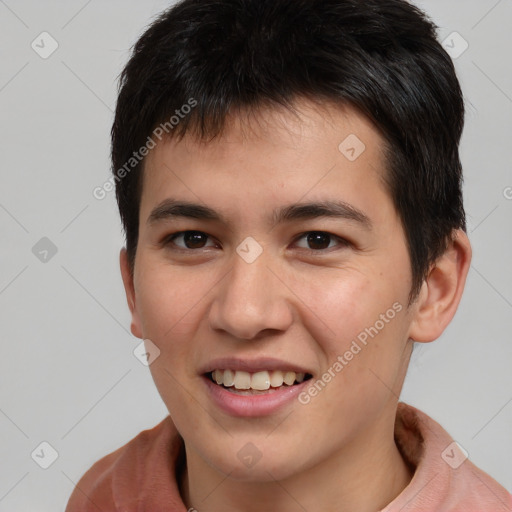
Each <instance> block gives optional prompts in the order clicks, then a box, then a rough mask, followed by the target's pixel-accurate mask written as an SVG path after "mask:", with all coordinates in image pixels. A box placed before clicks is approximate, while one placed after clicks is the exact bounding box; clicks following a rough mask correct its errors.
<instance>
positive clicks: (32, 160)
mask: <svg viewBox="0 0 512 512" xmlns="http://www.w3.org/2000/svg"><path fill="white" fill-rule="evenodd" d="M417 3H418V5H420V6H421V7H423V8H424V9H425V10H427V11H428V12H429V13H430V14H431V16H432V17H433V18H434V20H435V21H436V22H437V24H438V25H439V26H440V31H439V35H440V39H442V40H443V39H445V38H446V37H447V36H449V35H450V34H451V33H452V32H453V31H456V32H458V33H459V34H460V35H461V36H462V37H463V38H464V40H465V41H467V43H468V44H469V47H468V49H467V50H466V51H465V52H464V53H463V54H462V55H460V56H458V57H457V58H456V59H455V62H456V66H457V69H458V72H459V76H460V79H461V82H462V86H463V89H464V93H465V96H466V102H467V107H468V115H467V125H466V130H465V134H464V139H463V144H462V157H463V163H464V167H465V176H466V181H465V199H466V208H467V212H468V220H469V235H470V239H471V241H472V244H473V248H474V260H473V264H472V268H471V271H470V274H469V278H468V283H467V288H466V293H465V296H464V298H463V300H462V304H461V307H460V309H459V312H458V313H457V316H456V318H455V320H454V321H453V322H452V324H451V325H450V326H449V328H448V329H447V330H446V332H445V334H444V335H443V336H442V338H440V339H439V340H438V341H436V342H435V343H432V344H430V345H426V346H418V347H417V349H416V352H415V354H414V355H413V360H412V362H411V366H410V370H409V374H408V377H407V381H406V385H405V388H404V391H403V396H402V399H403V400H404V401H407V402H409V403H411V404H413V405H415V406H417V407H419V408H421V409H422V410H424V411H425V412H427V413H428V414H430V415H431V416H433V417H434V418H435V419H436V420H437V421H439V422H440V423H441V424H442V425H443V426H444V427H445V428H446V429H447V430H448V431H449V432H450V433H451V435H452V436H453V437H454V439H456V440H457V441H458V442H459V443H460V444H461V445H462V446H463V447H464V448H465V449H466V450H467V451H468V452H469V455H470V459H471V460H473V462H475V463H476V464H477V465H478V466H480V467H481V468H482V469H484V470H485V471H487V472H489V473H490V474H491V475H493V476H494V477H495V478H496V479H497V480H498V481H499V482H500V483H501V484H503V485H505V486H506V487H507V488H508V489H509V490H512V466H511V463H510V461H511V455H512V436H511V432H512V428H511V427H512V385H511V384H512V377H511V372H510V363H511V361H512V338H511V334H510V333H511V331H512V270H511V266H510V262H511V261H512V258H511V256H512V241H511V239H512V237H511V233H512V230H511V219H512V188H508V187H512V170H511V162H510V155H511V151H510V149H511V144H512V130H511V127H512V122H511V115H512V72H511V66H510V53H511V50H512V35H511V31H510V27H511V26H512V1H511V0H500V1H496V0H472V1H467V0H466V1H456V0H451V1H447V0H423V1H421V2H417ZM168 5H169V2H164V1H156V0H154V1H145V2H142V1H139V2H134V1H121V0H111V1H100V0H90V1H88V2H87V1H83V0H72V1H67V2H64V1H63V0H62V1H60V2H59V1H55V0H54V1H49V0H46V1H35V0H31V1H29V0H5V1H3V0H0V44H1V49H2V50H1V52H2V53H1V66H0V109H1V110H0V112H1V117H0V119H1V121H0V130H1V148H2V152H1V163H0V165H1V171H0V173H1V188H0V230H1V231H0V233H1V244H2V245H1V252H0V319H1V323H0V325H1V331H0V336H1V348H2V354H3V356H4V357H2V358H1V359H0V439H1V445H0V461H1V462H0V511H9V512H17V511H35V510H37V511H40V512H43V511H55V510H63V509H64V506H65V503H66V501H67V499H68V497H69V495H70V493H71V491H72V489H73V485H74V483H76V482H77V481H78V479H79V478H80V476H81V475H82V474H83V473H84V472H85V470H86V469H88V468H89V467H90V465H91V464H92V463H93V462H95V461H96V460H98V459H99V458H100V457H102V456H103V455H105V454H107V453H109V452H111V451H113V450H114V449H116V448H117V447H119V446H120V445H122V444H124V443H125V442H127V441H128V440H129V439H131V438H132V437H134V436H135V435H136V434H137V433H138V432H140V431H141V430H144V429H146V428H151V427H152V426H154V425H155V424H156V423H158V422H159V421H160V420H161V419H162V418H163V417H164V416H165V415H166V413H167V411H166V409H165V406H164V405H163V403H162V402H161V399H160V397H159V396H158V393H157V391H156V388H155V387H154V385H153V382H152V380H151V377H150V374H149V370H148V368H147V367H145V366H144V365H143V364H141V363H140V362H139V360H138V359H137V358H136V357H135V356H134V355H133V350H134V349H135V347H136V346H137V345H138V344H139V340H138V339H136V338H134V337H133V336H132V335H131V334H130V332H129V325H130V317H129V314H128V308H127V306H126V302H125V297H124V292H123V289H122V282H121V278H120V273H119V267H118V253H119V249H120V247H121V246H122V244H123V237H122V232H121V228H120V223H119V220H118V214H117V210H116V206H115V199H114V194H113V193H110V194H109V195H108V197H107V198H105V199H104V200H102V201H99V200H97V199H95V198H94V197H93V195H92V190H93V189H94V187H96V186H99V185H102V183H103V182H104V181H105V180H106V179H107V178H108V177H109V158H108V157H109V130H110V125H111V121H112V111H113V109H114V106H115V98H116V77H117V75H118V73H119V72H120V70H121V68H122V65H123V63H125V62H126V59H127V56H128V51H129V48H130V46H131V45H132V44H133V43H134V42H135V40H136V38H137V36H138V35H140V34H141V32H142V30H143V28H144V27H145V26H146V25H147V24H148V23H149V22H150V20H151V19H152V18H153V16H154V15H155V14H156V13H158V12H159V11H161V10H162V9H163V8H165V7H166V6H168ZM43 31H47V32H49V33H50V34H51V36H52V37H53V38H54V39H55V40H56V41H57V43H58V45H59V46H58V49H57V50H56V51H55V52H54V53H53V54H52V55H51V56H49V57H48V58H46V59H43V58H41V57H40V55H39V54H38V53H36V51H34V50H33V49H32V47H31V43H32V41H34V40H35V42H36V43H35V44H39V47H40V48H38V50H39V51H43V50H44V51H47V50H48V49H49V48H51V46H50V43H51V42H50V40H49V39H45V40H44V42H43V43H41V37H38V36H39V34H40V33H41V32H43ZM450 41H453V44H452V43H451V42H450ZM448 44H451V45H452V46H454V48H453V51H457V52H459V51H461V50H462V49H463V41H462V40H460V39H458V38H457V37H456V38H455V39H453V38H452V39H448ZM43 45H44V48H41V47H42V46H43ZM507 197H508V198H509V199H507ZM43 237H47V238H48V239H50V240H51V242H52V243H53V244H54V245H55V247H56V249H57V253H56V254H54V255H52V252H51V251H50V252H49V253H48V254H47V255H46V260H47V261H41V260H40V258H43V257H44V255H45V253H40V252H39V251H43V250H44V249H45V246H44V244H45V243H46V244H47V242H44V241H43V242H39V241H40V239H41V238H43ZM38 242H39V243H40V244H43V245H42V246H39V245H38V246H36V249H37V250H34V251H33V247H34V246H35V245H36V244H37V243H38ZM34 252H35V253H36V254H34ZM43 441H46V442H47V443H49V444H50V445H51V446H52V447H53V448H54V449H55V450H56V451H57V453H58V458H57V459H56V460H55V462H54V463H53V464H52V465H51V466H50V467H48V469H42V468H41V467H40V466H39V464H44V463H45V462H46V463H48V462H50V461H51V459H50V457H51V450H50V449H49V448H48V447H47V446H45V445H43V446H42V447H41V446H40V443H41V442H43ZM34 450H35V452H34ZM32 453H34V455H33V456H31V454H32ZM36 461H37V463H36Z"/></svg>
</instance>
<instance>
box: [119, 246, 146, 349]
mask: <svg viewBox="0 0 512 512" xmlns="http://www.w3.org/2000/svg"><path fill="white" fill-rule="evenodd" d="M119 264H120V266H121V276H122V278H123V284H124V291H125V293H126V301H127V302H128V307H129V308H130V313H131V314H132V323H131V327H130V329H131V331H132V334H133V335H134V336H136V337H137V338H140V339H142V338H143V336H142V328H141V322H140V318H139V313H138V311H137V303H136V300H135V287H134V284H133V276H132V273H131V270H130V264H129V262H128V253H127V252H126V248H124V247H123V248H122V249H121V252H120V253H119Z"/></svg>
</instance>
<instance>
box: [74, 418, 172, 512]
mask: <svg viewBox="0 0 512 512" xmlns="http://www.w3.org/2000/svg"><path fill="white" fill-rule="evenodd" d="M173 427H174V426H173V424H172V422H171V420H170V418H169V417H167V418H165V419H164V420H163V421H162V422H160V423H159V424H158V425H156V426H155V427H153V428H152V429H148V430H143V431H142V432H140V433H139V434H138V435H137V436H135V437H134V438H133V439H131V440H130V441H129V442H127V443H126V444H125V445H123V446H121V447H120V448H118V449H117V450H115V451H113V452H112V453H109V454H108V455H106V456H104V457H102V458H101V459H100V460H98V461H97V462H95V463H94V464H93V465H92V466H91V467H90V468H89V469H88V470H87V471H86V473H85V474H84V475H83V476H82V477H81V478H80V480H79V481H78V483H77V484H76V485H75V487H74V489H73V492H72V494H71V496H70V498H69V501H68V504H67V507H66V510H65V512H93V511H94V512H97V510H98V509H100V510H102V509H105V510H117V508H116V503H115V488H116V487H121V488H128V489H129V488H130V486H132V485H133V484H134V483H135V482H136V480H137V474H138V473H139V471H140V470H141V465H145V464H146V462H145V459H147V458H148V457H149V456H150V455H151V452H152V451H153V450H155V448H156V446H155V445H161V444H162V443H165V442H167V441H168V440H169V438H170V437H171V435H172V433H173V432H172V430H173Z"/></svg>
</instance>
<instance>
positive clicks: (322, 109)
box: [67, 0, 512, 512]
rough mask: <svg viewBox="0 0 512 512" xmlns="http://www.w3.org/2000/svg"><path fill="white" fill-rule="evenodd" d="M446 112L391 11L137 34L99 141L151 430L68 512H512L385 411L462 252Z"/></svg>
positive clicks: (220, 13) (287, 0)
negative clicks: (107, 129)
mask: <svg viewBox="0 0 512 512" xmlns="http://www.w3.org/2000/svg"><path fill="white" fill-rule="evenodd" d="M463 114H464V107H463V100H462V94H461V91H460V87H459V84H458V81H457V78H456V76H455V72H454V69H453V65H452V62H451V60H450V58H449V56H448V55H447V54H446V53H445V52H444V50H443V49H442V47H441V46H440V44H439V43H438V42H437V41H436V38H435V27H434V26H433V24H432V23H431V22H430V21H429V20H427V19H426V17H425V16H424V15H423V14H422V13H421V12H420V11H419V10H418V9H416V8H415V7H413V6H412V5H410V4H408V3H406V2H405V1H403V0H370V1H366V2H360V1H356V0H321V1H320V0H272V1H270V0H210V1H205V0H184V1H182V2H180V3H178V4H177V5H176V6H174V7H173V8H171V9H169V10H168V11H166V12H164V13H163V14H162V15H161V16H160V18H159V19H157V20H156V21H155V22H154V23H153V24H152V25H151V26H150V27H149V28H148V30H147V31H146V32H145V34H144V35H143V36H142V37H141V38H140V40H139V41H138V42H137V44H136V46H135V48H134V52H133V55H132V57H131V59H130V61H129V62H128V64H127V66H126V68H125V70H124V72H123V74H122V77H121V89H120V93H119V99H118V104H117V110H116V118H115V121H114V126H113V129H112V160H113V170H114V176H113V179H114V181H115V183H116V192H117V199H118V204H119V209H120V213H121V218H122V220H123V224H124V227H125V231H126V249H123V250H122V251H121V257H120V263H121V271H122V275H123V281H124V285H125V289H126V295H127V300H128V305H129V308H130V311H131V314H132V325H131V329H132V333H133V334H134V335H135V336H137V337H139V338H141V339H144V340H145V344H146V349H147V354H148V360H149V362H150V370H151V373H152V376H153V378H154V381H155V383H156V386H157V389H158V391H159V393H160V395H161V397H162V399H163V401H164V403H165V404H166V406H167V408H168V410H169V414H170V415H169V417H167V418H166V419H164V420H163V421H162V422H161V423H160V424H159V425H157V426H156V427H154V428H153V429H151V430H147V431H144V432H142V433H141V434H139V436H137V437H136V438H135V439H133V440H132V441H130V442H129V443H128V444H126V445H125V446H123V447H121V448H119V449H118V450H117V451H115V452H113V453H112V454H110V455H107V456H106V457H104V458H103V459H101V460H100V461H98V462H97V463H96V464H95V465H94V466H93V467H92V468H91V469H90V470H89V471H88V472H87V473H86V474H85V475H84V477H83V478H82V480H81V481H80V482H79V483H78V485H77V487H76V489H75V491H74V493H73V495H72V497H71V499H70V501H69V504H68V508H67V512H74V511H83V510H98V509H99V510H109V511H110V510H117V511H123V512H127V511H141V510H144V511H146V510H147V511H154V512H157V511H166V510H169V511H184V510H187V509H189V510H190V509H193V510H197V511H199V512H202V511H208V512H218V511H221V510H222V511H235V510H236V511H240V510H243V511H244V512H247V511H252V510H261V509H265V510H279V511H281V512H282V511H285V512H287V511H298V510H308V511H314V510H323V511H339V510H350V511H361V512H365V511H373V512H374V511H376V510H382V511H386V512H391V511H399V510H403V511H405V510H428V511H434V510H445V511H462V510H463V511H489V512H490V511H493V512H494V511H499V510H512V500H511V496H510V495H509V493H508V492H507V491H506V490H505V489H504V488H503V487H501V486H500V485H499V484H498V483H497V482H496V481H494V480H493V479H492V478H491V477H490V476H488V475H486V474H485V473H483V472H482V471H480V470H479V469H477V468H476V467H475V466H474V465H473V464H472V463H471V462H470V461H469V460H467V459H466V458H465V455H464V453H463V452H462V451H461V450H460V449H459V447H458V446H457V445H456V444H455V443H453V441H452V439H451V438H450V436H449V435H448V434H447V433H446V432H445V431H444V430H443V429H442V428H441V427H440V426H439V425H438V424H437V423H435V422H434V421H433V420H432V419H430V418H429V417H428V416H426V415H425V414H424V413H422V412H421V411H418V410H417V409H415V408H413V407H410V406H408V405H406V404H402V403H400V404H399V403H398V397H399V394H400V390H401V388H402V385H403V381H404V378H405V374H406V371H407V366H408V363H409V359H410V355H411V352H412V349H413V343H414V342H418V343H426V342H431V341H433V340H435V339H436V338H438V337H439V336H440V335H441V333H442V332H443V330H444V329H445V327H446V326H447V325H448V323H449V322H450V321H451V319H452V318H453V315H454V314H455V312H456V309H457V307H458V304H459V301H460V298H461V295H462V292H463V288H464V284H465V279H466V275H467V272H468V269H469V265H470V260H471V248H470V244H469V241H468V238H467V236H466V233H465V215H464V208H463V204H462V192H461V181H462V172H461V165H460V160H459V155H458V144H459V140H460V136H461V132H462V127H463Z"/></svg>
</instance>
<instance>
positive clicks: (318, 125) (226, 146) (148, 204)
mask: <svg viewBox="0 0 512 512" xmlns="http://www.w3.org/2000/svg"><path fill="white" fill-rule="evenodd" d="M383 146H384V142H383V139H382V137H381V135H380V134H379V132H378V131H377V129H376V128H375V127H374V126H373V124H372V123H371V122H370V121H369V120H368V119H367V118H366V117H364V116H363V115H361V114H359V113H358V112H357V111H356V110H354V109H352V108H350V107H341V106H339V105H332V104H323V105H319V104H317V103H314V104H313V103H311V102H307V101H303V102H301V103H297V104H295V105H294V110H290V109H286V108H267V109H259V110H257V111H244V112H242V113H239V114H238V115H232V116H230V117H228V118H227V119H226V124H225V126H224V130H223V132H222V134H221V135H219V136H218V137H215V138H213V139H211V140H199V139H198V138H197V137H194V136H193V135H192V134H186V135H185V136H184V138H183V139H176V138H175V139H168V140H162V141H161V142H160V143H157V145H156V146H155V148H154V149H152V150H151V152H150V153H149V155H148V156H147V157H146V161H145V166H144V176H143V189H142V190H143V192H142V201H141V212H140V213H141V222H142V221H144V219H147V218H148V216H149V215H150V213H151V210H152V208H154V206H155V205H156V204H158V203H160V202H161V201H164V200H165V199H167V198H169V197H173V198H181V199H183V200H189V201H194V202H195V203H207V204H208V205H209V206H212V207H215V209H216V210H218V211H221V212H225V213H226V214H229V213H230V212H231V213H232V214H234V215H237V216H238V217H239V218H240V219H241V218H242V217H243V216H244V215H245V214H246V212H247V211H248V210H256V211H259V212H261V213H262V214H263V212H264V211H268V208H269V207H271V206H272V205H274V206H275V205H278V204H283V203H290V202H299V201H308V200H334V199H339V200H346V201H347V202H349V201H348V200H349V199H350V201H351V202H354V201H356V202H358V203H359V206H360V207H361V208H359V209H362V207H363V206H365V205H366V206H367V207H371V203H372V201H373V202H374V203H375V201H378V202H387V203H389V201H390V200H389V197H387V190H386V187H385V186H384V183H383V179H382V178H383V176H384V173H385V159H384V152H383ZM365 196H366V199H365ZM374 206H375V205H374ZM388 206H389V205H388ZM370 210H371V208H370Z"/></svg>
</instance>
